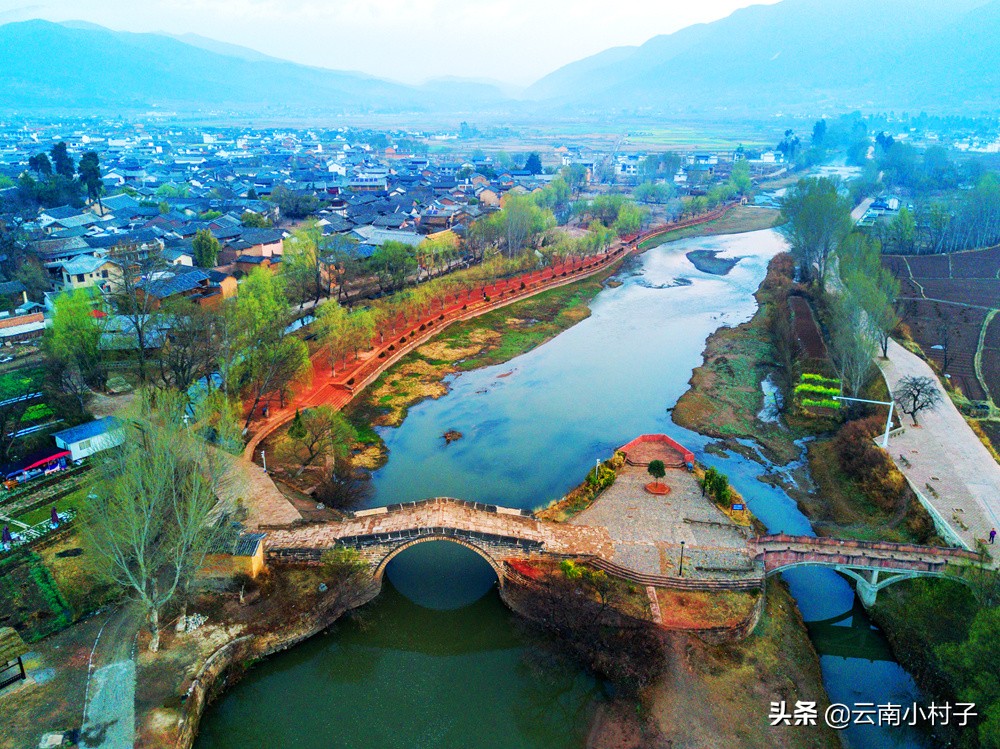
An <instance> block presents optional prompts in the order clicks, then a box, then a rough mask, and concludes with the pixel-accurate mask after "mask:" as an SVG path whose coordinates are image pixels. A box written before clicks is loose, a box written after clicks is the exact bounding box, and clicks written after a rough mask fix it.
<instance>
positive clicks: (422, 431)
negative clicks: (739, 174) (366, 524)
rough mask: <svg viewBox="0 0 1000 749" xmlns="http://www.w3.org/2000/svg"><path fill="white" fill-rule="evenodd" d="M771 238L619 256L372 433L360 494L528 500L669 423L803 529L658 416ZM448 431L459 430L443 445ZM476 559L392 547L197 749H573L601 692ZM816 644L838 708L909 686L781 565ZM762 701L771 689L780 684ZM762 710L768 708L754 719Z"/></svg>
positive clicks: (882, 740) (880, 644) (879, 645)
mask: <svg viewBox="0 0 1000 749" xmlns="http://www.w3.org/2000/svg"><path fill="white" fill-rule="evenodd" d="M783 248H784V241H783V240H782V239H781V237H780V236H779V235H778V234H777V233H775V232H773V231H762V232H753V233H749V234H741V235H731V236H719V237H702V238H693V239H686V240H681V241H679V242H674V243H670V244H667V245H662V246H660V247H657V248H654V249H652V250H650V251H648V252H646V253H644V254H643V255H641V256H639V257H637V258H633V259H630V260H629V261H627V264H626V265H625V266H624V267H623V269H622V270H621V271H620V272H619V274H618V275H617V279H618V280H620V281H621V282H622V284H621V285H620V286H618V287H614V288H612V287H610V286H609V287H608V288H606V289H604V290H603V291H602V292H601V293H600V294H599V295H598V296H597V297H596V298H595V300H594V301H593V303H592V305H591V307H592V310H593V314H592V315H591V316H590V317H589V318H588V319H586V320H584V321H583V322H581V323H580V324H578V325H576V326H574V327H573V328H571V329H569V330H567V331H565V332H564V333H562V334H560V335H559V336H557V337H556V338H554V339H553V340H552V341H550V342H548V343H546V344H545V345H543V346H540V347H538V348H536V349H535V350H533V351H531V352H529V353H527V354H524V355H523V356H520V357H518V358H516V359H514V360H513V361H511V362H508V363H505V364H502V365H499V366H495V367H486V368H483V369H479V370H475V371H472V372H467V373H463V374H461V375H459V376H456V377H453V378H451V380H450V382H449V385H450V392H449V393H448V394H447V395H446V396H444V397H442V398H440V399H438V400H433V401H426V402H424V403H421V404H419V405H417V406H415V407H413V408H411V409H410V412H409V416H408V417H407V419H406V421H405V422H404V423H403V424H402V426H400V427H399V428H396V429H387V430H385V431H384V432H383V434H382V436H383V438H384V439H385V442H386V445H387V447H388V448H389V455H390V459H389V461H388V463H387V464H386V465H385V467H383V468H382V469H381V470H379V471H378V472H376V473H375V475H374V476H373V481H374V486H375V490H376V491H375V496H374V497H373V499H372V500H371V504H372V505H373V506H377V505H382V504H388V503H394V502H407V501H412V500H417V499H422V498H425V497H430V496H453V497H459V498H462V499H470V500H477V501H482V502H491V503H497V504H501V505H506V506H509V507H524V508H537V507H541V506H544V505H546V504H548V503H549V502H550V501H551V500H553V499H556V498H558V497H560V496H562V495H563V494H564V493H565V492H566V491H567V490H569V489H570V488H571V487H573V486H574V485H576V484H577V483H578V482H579V481H580V479H581V477H582V476H583V475H584V474H585V473H586V471H587V470H588V469H589V468H591V467H592V466H593V465H594V461H595V460H597V459H603V458H607V457H608V456H610V454H611V453H612V451H613V450H614V448H615V447H617V446H619V445H621V444H623V443H624V442H626V441H628V440H629V439H631V438H632V437H633V436H635V435H637V434H640V433H644V432H664V433H667V434H669V435H671V436H672V437H674V438H675V439H677V440H679V441H680V442H682V443H683V444H685V445H687V446H688V447H689V448H690V449H692V450H694V452H695V453H696V455H697V456H698V459H699V460H700V461H702V462H703V463H705V464H707V465H715V466H716V467H718V468H719V469H720V470H722V471H724V472H725V473H726V474H728V475H729V477H730V480H731V481H732V482H733V484H734V485H735V486H736V487H737V488H738V489H739V491H740V492H741V493H742V494H743V496H744V497H745V498H746V500H747V502H748V504H749V506H750V509H751V510H752V511H753V512H754V514H755V515H756V516H757V517H759V518H760V519H761V521H762V522H764V524H765V525H766V526H767V527H768V529H769V530H770V531H772V532H778V531H785V532H789V533H812V529H811V527H810V524H809V521H808V519H807V518H806V517H805V516H804V515H802V513H801V512H800V511H799V509H798V508H797V506H796V504H795V502H794V501H793V500H792V499H791V498H789V497H788V496H787V495H786V494H785V493H784V492H783V491H781V490H780V489H778V488H774V487H771V486H769V485H766V484H764V483H762V482H760V481H758V480H757V477H758V476H759V475H761V474H762V473H763V472H764V471H765V468H764V467H763V466H761V465H759V464H757V463H755V462H752V461H749V460H747V459H745V458H742V457H740V456H738V455H735V454H730V455H729V456H728V457H726V458H723V457H719V456H714V455H710V454H707V453H705V451H704V448H705V446H706V444H707V443H708V442H709V440H708V439H706V438H705V437H703V436H701V435H697V434H695V433H692V432H689V431H687V430H685V429H682V428H681V427H678V426H677V425H675V424H674V423H673V422H672V420H671V417H670V412H669V409H670V408H671V407H672V406H673V405H674V404H675V403H676V401H677V399H678V398H679V397H680V395H681V394H682V393H683V392H684V391H685V390H686V389H687V386H688V380H689V378H690V376H691V371H692V369H693V368H694V367H696V366H698V365H699V364H700V363H701V354H702V351H703V349H704V345H705V340H706V339H707V337H708V336H709V335H710V334H711V333H712V332H713V331H714V330H716V329H717V328H719V327H720V326H722V325H736V324H739V323H741V322H743V321H745V320H748V319H749V318H750V317H751V316H752V315H753V313H754V311H755V309H756V302H755V300H754V298H753V293H754V291H756V289H757V287H758V286H759V285H760V282H761V280H762V279H763V277H764V274H765V272H766V266H767V263H768V261H769V260H770V259H771V257H773V256H774V255H775V254H776V253H778V252H780V251H781V250H782V249H783ZM692 250H715V251H719V256H720V257H730V258H739V262H738V263H737V264H736V265H735V267H733V269H732V270H731V271H730V272H729V273H728V274H727V275H725V276H718V275H711V274H709V273H705V272H702V271H699V270H697V269H696V268H695V267H694V266H693V265H692V264H691V262H690V261H689V260H688V259H687V257H686V254H687V253H688V252H690V251H692ZM450 429H455V430H458V431H459V432H462V434H463V435H464V436H463V438H462V439H461V440H459V441H457V442H454V443H452V444H450V445H447V446H446V445H445V444H444V440H443V439H442V438H441V435H442V434H444V432H446V431H448V430H450ZM491 575H492V573H491V571H490V570H489V568H488V567H487V566H486V565H485V563H484V562H482V560H479V559H478V558H477V557H475V555H474V554H473V553H472V552H468V551H467V550H464V549H461V548H460V547H457V546H455V545H453V544H448V543H446V542H437V543H428V544H421V545H418V546H416V547H413V548H411V549H409V550H407V551H406V552H404V553H402V554H400V555H399V556H398V557H396V558H395V559H394V560H393V562H392V563H391V564H390V567H389V569H388V577H389V583H387V585H386V589H385V591H384V592H383V595H382V596H380V598H379V599H377V601H376V602H375V603H373V604H372V605H371V606H369V607H368V608H366V609H365V611H364V612H363V615H362V616H360V617H356V618H352V619H347V620H345V621H344V622H343V623H341V624H338V625H337V627H336V628H335V629H334V630H333V631H332V632H331V633H330V634H327V635H325V636H323V637H320V638H316V639H314V640H313V641H312V642H310V643H307V644H306V645H303V646H301V647H299V648H296V649H294V650H293V651H291V652H289V653H287V654H283V655H280V656H277V657H275V658H272V659H270V660H269V661H267V662H266V663H264V664H263V665H261V666H258V667H257V668H255V669H254V670H252V671H251V673H250V675H249V676H248V677H247V678H246V679H245V680H244V681H243V682H241V683H240V684H238V685H237V686H236V687H235V688H234V689H233V690H232V691H230V692H229V693H227V694H226V695H225V696H224V697H223V698H222V699H221V700H220V701H219V703H218V704H217V705H215V706H213V707H212V708H211V709H210V710H209V711H208V712H207V713H206V716H205V720H204V728H203V732H202V734H201V736H200V738H199V741H198V745H197V746H198V747H199V749H229V748H230V747H232V748H234V749H235V747H246V746H256V745H263V744H259V743H257V742H258V741H259V739H254V738H253V737H259V736H261V735H262V734H264V733H266V734H267V735H268V736H269V738H268V741H267V742H266V745H267V746H269V747H275V748H277V747H313V746H315V747H368V748H370V749H378V748H381V747H396V746H399V747H424V746H427V747H431V746H433V747H456V749H457V748H459V747H461V748H463V749H464V748H466V747H470V748H471V747H483V749H490V748H492V747H504V748H506V747H511V748H517V747H525V748H528V747H531V748H533V749H534V748H537V749H543V748H544V749H560V748H561V747H567V748H569V747H582V746H583V744H584V742H585V732H586V724H587V722H588V717H589V716H590V715H591V714H592V713H593V711H594V710H595V709H596V706H597V704H598V703H599V702H600V700H601V699H602V688H601V685H600V684H597V683H595V682H594V681H593V680H592V679H591V678H590V677H588V676H587V675H586V674H584V673H582V672H581V671H580V670H579V669H577V668H575V667H573V666H571V665H569V664H565V663H562V662H560V661H559V659H558V657H557V656H556V655H555V653H554V651H553V649H552V648H551V647H549V644H548V643H546V642H545V640H544V638H541V637H539V636H537V635H533V634H530V633H529V632H527V631H525V630H523V629H522V628H521V627H520V626H519V625H518V623H517V622H516V620H515V618H514V617H513V616H512V615H511V614H509V613H508V612H507V611H506V609H505V608H503V605H502V603H501V602H500V601H499V597H498V595H497V594H496V592H495V590H494V589H493V585H492V583H493V579H492V577H491ZM785 579H786V580H787V581H788V583H789V586H790V588H791V591H792V594H793V595H794V597H795V599H796V601H797V603H798V606H799V608H800V610H801V612H802V615H803V617H804V618H805V620H806V622H807V623H808V625H809V631H810V636H811V637H812V639H813V642H814V645H815V646H816V649H817V651H818V652H819V653H820V656H821V666H822V671H823V678H824V683H825V686H826V689H827V692H828V694H829V695H830V699H831V701H832V702H835V703H844V704H848V705H855V704H858V703H866V702H870V703H873V704H874V705H879V704H886V703H894V704H901V705H903V706H904V707H905V706H907V705H910V704H912V702H913V701H914V700H915V699H917V696H918V692H917V689H916V686H915V684H914V682H913V680H912V678H911V677H910V676H909V675H908V674H907V673H906V672H905V671H904V670H903V669H902V668H900V666H899V665H898V664H897V663H895V662H894V661H893V660H892V659H891V655H890V654H889V651H888V647H887V645H886V643H885V640H884V638H883V637H882V635H881V633H880V632H878V630H876V629H875V628H874V627H873V626H872V625H871V624H870V622H869V621H868V618H867V616H865V614H864V611H863V610H862V609H861V608H860V606H858V605H857V604H856V600H855V596H854V593H853V590H852V589H851V587H850V586H849V585H848V584H847V583H846V582H845V581H844V580H843V579H842V578H841V577H840V576H839V575H837V574H836V573H834V572H833V571H829V570H820V569H808V568H806V569H798V570H793V571H790V572H788V573H787V574H786V575H785ZM775 699H779V697H778V695H775ZM768 710H769V705H768V704H761V706H760V715H759V716H743V718H742V719H745V720H753V719H756V720H762V719H764V718H765V716H766V715H767V713H768ZM843 736H844V739H845V743H847V744H848V745H849V746H851V747H855V748H856V749H862V748H868V747H871V748H876V747H878V748H881V747H914V746H924V745H929V744H927V743H926V741H925V739H924V738H923V737H922V736H921V735H919V734H916V733H914V732H912V731H909V732H907V731H906V729H886V728H880V727H878V726H868V725H859V726H852V727H851V728H848V729H847V730H846V731H844V732H843Z"/></svg>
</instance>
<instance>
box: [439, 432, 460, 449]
mask: <svg viewBox="0 0 1000 749" xmlns="http://www.w3.org/2000/svg"><path fill="white" fill-rule="evenodd" d="M441 436H442V437H444V443H445V444H446V445H450V444H451V443H452V442H454V441H455V440H460V439H462V433H461V432H457V431H455V430H454V429H449V430H448V431H447V432H445V433H444V434H442V435H441Z"/></svg>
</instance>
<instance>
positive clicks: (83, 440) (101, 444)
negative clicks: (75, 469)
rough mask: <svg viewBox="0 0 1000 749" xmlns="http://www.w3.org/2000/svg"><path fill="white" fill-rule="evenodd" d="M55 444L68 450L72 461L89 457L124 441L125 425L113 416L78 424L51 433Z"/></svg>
mask: <svg viewBox="0 0 1000 749" xmlns="http://www.w3.org/2000/svg"><path fill="white" fill-rule="evenodd" d="M52 436H53V437H54V438H55V441H56V445H57V446H58V447H61V448H62V449H63V450H69V452H70V457H71V459H72V460H73V462H74V463H75V462H77V461H80V460H83V459H84V458H87V457H90V456H91V455H93V454H94V453H99V452H101V451H102V450H108V449H110V448H112V447H117V446H118V445H120V444H121V443H122V442H124V441H125V427H124V426H123V425H122V423H121V422H120V421H119V420H118V419H116V418H115V417H114V416H105V417H104V418H103V419H97V420H96V421H90V422H87V423H86V424H78V425H77V426H75V427H70V428H69V429H63V430H62V431H61V432H56V433H55V434H54V435H52Z"/></svg>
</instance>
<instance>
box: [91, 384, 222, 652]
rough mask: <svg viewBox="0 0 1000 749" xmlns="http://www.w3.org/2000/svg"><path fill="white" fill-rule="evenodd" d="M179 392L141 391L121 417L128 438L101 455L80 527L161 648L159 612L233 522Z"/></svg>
mask: <svg viewBox="0 0 1000 749" xmlns="http://www.w3.org/2000/svg"><path fill="white" fill-rule="evenodd" d="M185 410H186V400H185V399H184V397H183V396H182V395H181V394H180V393H177V392H176V391H156V392H152V391H140V392H139V394H138V397H137V398H136V403H135V405H134V406H133V408H132V410H131V412H129V413H128V414H127V415H125V416H123V418H122V424H123V429H124V430H125V433H126V436H125V441H124V442H123V443H122V445H121V446H120V447H118V448H116V449H114V450H106V451H104V452H103V453H101V458H100V460H99V462H98V465H97V471H96V473H97V480H96V483H95V484H94V487H93V489H92V492H91V494H90V496H89V498H88V503H87V510H86V514H85V521H86V522H85V526H84V527H85V532H86V534H87V535H88V537H89V539H90V541H91V543H92V545H93V548H94V550H95V551H96V557H97V559H98V560H99V564H100V570H101V572H103V573H104V574H105V575H106V576H107V577H108V578H109V579H110V580H112V581H113V582H114V583H116V584H118V585H119V586H121V587H122V588H124V589H126V590H131V591H132V593H133V594H134V595H135V596H136V597H137V598H138V599H139V601H140V603H141V605H142V607H143V609H144V610H145V612H146V617H147V620H148V623H149V630H150V634H151V636H152V639H151V641H150V645H149V649H150V650H151V651H153V652H155V651H157V650H158V649H159V647H160V615H161V612H162V610H163V608H164V607H165V606H166V605H167V604H169V603H170V602H171V601H172V600H173V598H174V597H175V595H176V594H177V593H178V592H179V591H180V590H182V589H183V588H184V587H185V586H186V585H187V584H188V583H189V581H190V579H191V578H192V577H193V576H194V575H195V574H196V572H197V571H198V569H200V568H201V566H202V565H203V564H204V560H205V556H206V555H207V554H208V553H209V552H210V551H211V550H212V549H213V548H216V547H217V546H218V544H219V543H220V541H221V539H222V538H223V536H224V534H225V533H227V532H229V529H230V526H229V523H228V522H227V521H226V519H225V518H220V517H219V515H218V512H219V500H218V493H219V491H220V489H221V488H222V484H223V482H224V480H225V477H226V475H227V471H226V465H225V463H224V461H223V460H221V459H220V456H219V454H218V453H217V452H216V451H214V450H206V447H205V444H204V443H203V442H202V441H201V440H199V439H198V438H197V437H196V436H195V433H194V431H193V429H192V428H191V427H189V426H188V425H187V424H186V423H185V422H186V419H185Z"/></svg>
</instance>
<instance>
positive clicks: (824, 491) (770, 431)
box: [673, 255, 933, 543]
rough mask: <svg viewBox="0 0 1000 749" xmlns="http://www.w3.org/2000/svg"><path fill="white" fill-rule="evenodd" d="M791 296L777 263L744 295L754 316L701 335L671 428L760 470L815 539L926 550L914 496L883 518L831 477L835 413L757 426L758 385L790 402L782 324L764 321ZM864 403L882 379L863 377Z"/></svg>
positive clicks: (790, 411)
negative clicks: (710, 441)
mask: <svg viewBox="0 0 1000 749" xmlns="http://www.w3.org/2000/svg"><path fill="white" fill-rule="evenodd" d="M791 288H792V278H791V275H790V264H789V258H788V256H787V255H779V256H777V257H775V258H774V259H773V260H772V261H771V263H770V264H769V266H768V272H767V276H766V277H765V278H764V280H763V282H762V283H761V285H760V287H759V288H758V290H757V292H756V294H755V295H754V296H755V298H756V299H757V304H758V309H757V312H756V313H755V314H754V316H753V317H752V318H751V319H750V320H749V321H748V322H746V323H743V324H742V325H739V326H736V327H733V328H720V329H719V330H717V331H716V332H715V333H713V334H712V335H711V336H709V338H708V340H707V341H706V344H705V351H704V355H703V357H704V362H703V364H702V365H701V366H699V367H697V368H696V369H695V370H694V372H693V373H692V376H691V381H690V387H689V389H688V390H687V391H686V392H685V393H684V394H683V395H682V396H681V398H680V399H679V400H678V402H677V405H676V406H675V408H674V411H673V418H674V422H675V423H677V424H679V425H680V426H683V427H685V428H687V429H690V430H692V431H695V432H698V433H700V434H704V435H707V436H710V437H714V438H716V439H717V440H719V442H718V443H717V444H715V445H711V446H710V447H709V449H710V451H711V452H713V453H714V454H717V455H720V456H724V455H725V454H726V452H727V451H732V452H735V453H738V454H740V455H743V456H744V457H747V458H750V459H751V460H755V461H757V462H758V463H761V464H763V465H764V466H765V467H766V468H768V472H767V473H766V474H765V475H764V476H762V477H761V480H762V481H766V482H768V483H773V484H776V485H779V486H781V488H782V489H783V490H784V491H785V492H786V493H787V494H788V495H789V496H791V497H792V498H793V499H794V500H795V501H796V503H797V504H798V505H799V508H800V509H801V510H802V512H803V513H804V514H805V515H806V516H807V517H808V518H809V520H810V522H811V524H812V526H813V528H814V529H815V530H816V532H817V533H818V534H819V535H826V536H837V537H841V538H855V539H858V540H885V541H894V542H900V543H905V542H915V543H925V542H927V541H928V540H929V539H930V538H931V537H932V536H933V522H932V521H931V519H930V517H929V516H928V515H927V513H926V511H925V510H924V509H923V507H922V506H921V505H920V504H919V502H917V501H916V498H915V497H914V496H910V495H908V496H907V499H906V501H905V502H904V503H903V505H902V506H901V507H898V508H896V509H895V510H894V511H891V512H887V511H885V510H884V509H882V508H880V507H878V506H877V505H876V504H875V503H874V502H873V501H872V499H871V498H870V497H868V496H866V494H865V493H864V492H863V491H862V490H861V488H860V487H858V486H857V485H856V484H855V482H854V481H852V480H851V479H850V477H848V476H847V475H845V474H844V473H843V471H841V469H840V466H839V459H838V456H837V453H836V450H835V447H834V442H833V437H834V434H835V432H836V430H837V429H838V428H839V427H840V425H841V423H842V420H841V419H840V418H839V417H838V416H837V415H836V414H828V415H823V414H808V413H805V412H803V411H802V410H801V409H797V408H795V407H794V406H791V407H786V408H783V409H778V410H777V413H776V415H774V417H770V418H767V419H766V420H765V419H762V418H761V415H762V413H763V412H764V410H765V390H764V385H763V384H762V383H765V382H769V383H771V386H772V387H775V388H776V389H777V392H778V395H779V400H780V401H781V402H782V403H784V404H791V403H792V402H793V401H794V392H793V386H794V381H795V372H790V371H789V369H788V363H787V360H788V357H783V356H782V354H781V352H780V351H779V350H778V347H777V345H776V342H775V335H776V333H775V331H776V330H778V329H782V325H781V324H780V321H777V322H776V321H775V319H774V318H775V317H776V316H778V315H788V305H787V299H788V298H789V296H788V294H789V289H791ZM786 327H787V322H786ZM791 363H792V365H793V366H798V362H796V361H792V362H791ZM770 397H771V398H773V397H774V396H773V395H771V396H770ZM865 397H867V398H871V399H874V400H887V399H888V391H887V389H886V386H885V383H884V381H882V380H881V378H878V377H875V378H873V381H872V383H871V385H870V389H869V391H868V392H867V393H866V394H865ZM859 415H860V414H859Z"/></svg>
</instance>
